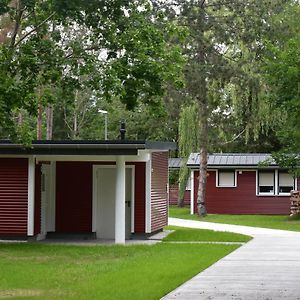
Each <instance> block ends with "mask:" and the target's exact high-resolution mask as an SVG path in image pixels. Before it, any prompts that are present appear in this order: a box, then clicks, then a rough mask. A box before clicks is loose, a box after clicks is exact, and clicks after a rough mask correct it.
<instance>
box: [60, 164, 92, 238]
mask: <svg viewBox="0 0 300 300" xmlns="http://www.w3.org/2000/svg"><path fill="white" fill-rule="evenodd" d="M92 176H93V172H92V163H90V162H88V163H87V162H57V163H56V232H59V233H64V232H65V233H68V232H69V233H70V232H78V233H87V232H91V231H92V182H93V180H92Z"/></svg>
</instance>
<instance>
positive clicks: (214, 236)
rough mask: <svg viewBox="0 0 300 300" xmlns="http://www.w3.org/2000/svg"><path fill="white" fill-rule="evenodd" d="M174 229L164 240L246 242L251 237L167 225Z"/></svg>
mask: <svg viewBox="0 0 300 300" xmlns="http://www.w3.org/2000/svg"><path fill="white" fill-rule="evenodd" d="M167 229H171V230H175V231H174V232H172V233H170V234H169V235H168V236H167V237H165V238H164V241H205V242H248V241H250V240H251V239H252V237H250V236H248V235H243V234H237V233H232V232H220V231H213V230H208V229H192V228H183V227H176V226H168V227H167Z"/></svg>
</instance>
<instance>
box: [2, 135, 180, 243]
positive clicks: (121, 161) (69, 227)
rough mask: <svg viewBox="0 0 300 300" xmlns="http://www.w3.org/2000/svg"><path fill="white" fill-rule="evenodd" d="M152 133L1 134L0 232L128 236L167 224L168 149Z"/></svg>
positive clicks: (43, 235) (9, 234) (5, 234)
mask: <svg viewBox="0 0 300 300" xmlns="http://www.w3.org/2000/svg"><path fill="white" fill-rule="evenodd" d="M174 148H175V144H173V143H166V142H165V143H164V142H148V141H128V140H125V141H39V142H33V144H32V147H31V148H24V147H23V146H22V145H18V144H12V143H10V142H6V141H2V142H0V237H1V238H5V237H6V238H15V237H21V238H28V237H34V238H36V239H44V238H46V237H47V235H51V234H53V233H55V234H64V235H66V234H86V235H88V236H90V237H94V238H99V239H115V241H116V243H124V242H125V239H128V238H130V237H132V235H134V234H142V235H147V234H151V233H153V232H155V231H158V230H161V229H162V228H163V227H164V226H165V225H167V217H168V211H167V207H168V199H167V198H168V197H167V184H168V151H169V150H170V149H174Z"/></svg>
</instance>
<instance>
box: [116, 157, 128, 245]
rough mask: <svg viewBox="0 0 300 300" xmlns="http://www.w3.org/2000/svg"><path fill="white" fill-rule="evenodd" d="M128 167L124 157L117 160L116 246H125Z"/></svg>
mask: <svg viewBox="0 0 300 300" xmlns="http://www.w3.org/2000/svg"><path fill="white" fill-rule="evenodd" d="M125 178H126V165H125V159H124V157H123V156H118V157H117V160H116V183H115V189H116V195H115V244H125V223H126V218H125V205H126V203H125V189H126V180H125Z"/></svg>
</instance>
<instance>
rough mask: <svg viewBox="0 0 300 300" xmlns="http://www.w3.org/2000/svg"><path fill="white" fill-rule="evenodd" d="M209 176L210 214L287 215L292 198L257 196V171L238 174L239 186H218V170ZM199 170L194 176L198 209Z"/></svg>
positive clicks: (207, 203)
mask: <svg viewBox="0 0 300 300" xmlns="http://www.w3.org/2000/svg"><path fill="white" fill-rule="evenodd" d="M208 173H209V176H208V177H207V190H206V207H207V212H208V213H210V214H264V215H287V214H289V212H290V198H289V197H288V196H287V197H284V196H280V197H278V196H266V197H265V196H256V172H255V171H242V174H237V187H235V188H220V187H218V188H217V187H216V172H215V171H209V172H208ZM198 176H199V172H195V177H194V187H195V189H194V199H195V201H194V209H195V212H196V211H197V192H198V184H199V183H198Z"/></svg>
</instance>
